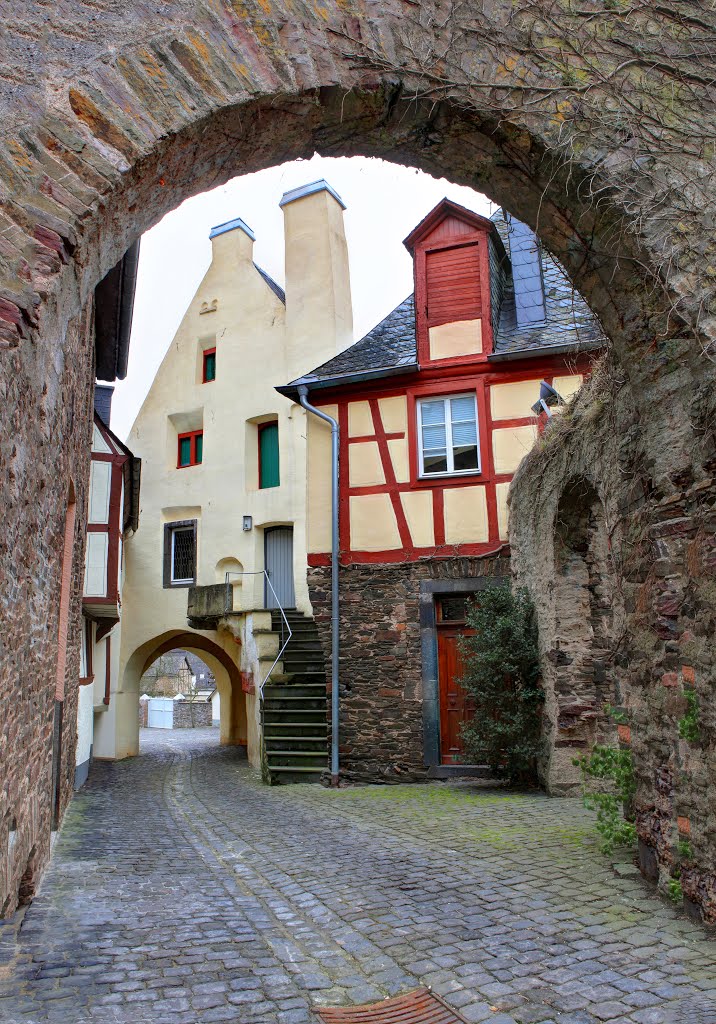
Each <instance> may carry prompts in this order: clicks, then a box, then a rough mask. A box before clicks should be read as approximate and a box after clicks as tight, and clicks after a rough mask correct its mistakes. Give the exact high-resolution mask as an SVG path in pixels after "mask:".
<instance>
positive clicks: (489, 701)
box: [460, 586, 544, 786]
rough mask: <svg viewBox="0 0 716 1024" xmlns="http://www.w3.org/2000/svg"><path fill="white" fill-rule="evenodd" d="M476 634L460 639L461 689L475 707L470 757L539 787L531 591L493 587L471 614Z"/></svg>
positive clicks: (469, 728) (468, 734)
mask: <svg viewBox="0 0 716 1024" xmlns="http://www.w3.org/2000/svg"><path fill="white" fill-rule="evenodd" d="M467 621H468V627H469V628H471V629H474V630H475V634H474V636H465V637H463V638H462V639H461V641H460V651H461V654H462V658H463V666H464V668H463V676H462V680H461V682H462V686H463V687H464V689H465V690H466V691H467V692H468V694H469V695H470V697H471V698H472V701H473V703H474V707H475V713H474V716H473V718H472V721H470V722H468V723H467V724H466V725H465V726H464V727H463V733H462V735H463V742H464V744H465V753H466V755H467V757H468V758H469V759H470V760H471V761H473V762H474V763H477V764H487V765H489V766H490V768H491V769H492V770H493V772H494V773H495V775H497V777H498V778H502V779H506V780H507V782H509V783H510V784H511V785H515V786H524V785H534V784H535V782H536V780H537V763H538V760H539V757H540V754H541V752H542V747H543V742H542V704H543V701H544V693H543V691H542V688H541V686H540V683H539V657H538V649H537V624H536V621H535V614H534V607H533V605H532V601H531V599H530V597H529V594H528V593H527V591H526V590H519V591H516V592H513V591H512V590H510V589H509V588H508V587H502V586H494V587H490V588H488V589H487V590H484V591H481V592H480V594H479V597H478V599H477V601H476V602H475V603H474V604H473V605H472V607H471V608H470V611H469V612H468V620H467Z"/></svg>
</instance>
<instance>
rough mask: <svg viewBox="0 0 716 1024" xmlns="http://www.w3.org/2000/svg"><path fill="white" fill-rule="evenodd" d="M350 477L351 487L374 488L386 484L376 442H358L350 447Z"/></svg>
mask: <svg viewBox="0 0 716 1024" xmlns="http://www.w3.org/2000/svg"><path fill="white" fill-rule="evenodd" d="M348 476H349V479H350V485H351V487H372V486H373V485H375V484H384V483H385V473H384V472H383V463H382V462H381V461H380V451H379V449H378V443H377V442H376V441H358V442H354V443H353V444H351V445H349V446H348Z"/></svg>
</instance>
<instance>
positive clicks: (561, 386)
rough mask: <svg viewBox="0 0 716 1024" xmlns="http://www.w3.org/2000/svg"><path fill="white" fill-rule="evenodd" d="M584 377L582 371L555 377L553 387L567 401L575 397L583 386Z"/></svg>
mask: <svg viewBox="0 0 716 1024" xmlns="http://www.w3.org/2000/svg"><path fill="white" fill-rule="evenodd" d="M583 380H584V377H583V376H582V374H581V373H571V374H569V375H568V376H566V377H555V378H554V380H553V381H552V387H553V388H554V390H555V391H556V392H558V394H560V395H561V396H562V398H563V399H564V400H565V402H568V401H569V400H570V398H573V397H574V396H575V395H576V393H577V392H578V391H579V389H580V388H581V386H582V381H583Z"/></svg>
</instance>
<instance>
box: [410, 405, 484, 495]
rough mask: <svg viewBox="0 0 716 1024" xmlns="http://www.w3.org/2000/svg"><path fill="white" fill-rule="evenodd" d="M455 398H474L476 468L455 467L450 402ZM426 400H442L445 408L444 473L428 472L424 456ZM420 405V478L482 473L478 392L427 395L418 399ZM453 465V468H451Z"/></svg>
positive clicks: (434, 478)
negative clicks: (445, 460) (424, 411)
mask: <svg viewBox="0 0 716 1024" xmlns="http://www.w3.org/2000/svg"><path fill="white" fill-rule="evenodd" d="M453 398H472V400H473V402H474V405H475V434H476V436H477V467H476V468H475V469H455V468H454V466H455V463H454V461H453V460H454V455H453V444H452V417H451V416H450V406H449V405H448V403H449V402H450V401H451V399H453ZM426 402H442V403H443V408H444V410H445V449H446V451H445V454H446V458H447V464H448V468H447V470H445V471H444V472H442V473H426V472H425V463H424V458H423V405H424V404H425V403H426ZM416 404H417V407H418V479H419V480H439V479H441V478H444V477H455V476H478V475H479V474H480V473H482V459H481V454H480V421H479V419H478V415H477V393H476V392H475V391H459V392H457V393H456V394H454V395H453V394H450V395H426V396H425V397H424V398H419V399H418V400H417V403H416ZM451 467H452V468H451Z"/></svg>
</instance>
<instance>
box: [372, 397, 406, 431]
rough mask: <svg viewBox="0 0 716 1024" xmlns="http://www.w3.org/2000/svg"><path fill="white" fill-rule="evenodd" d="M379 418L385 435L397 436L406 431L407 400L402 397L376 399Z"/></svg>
mask: <svg viewBox="0 0 716 1024" xmlns="http://www.w3.org/2000/svg"><path fill="white" fill-rule="evenodd" d="M378 408H379V409H380V418H381V420H382V421H383V429H384V430H385V432H386V434H399V433H400V432H401V431H407V429H408V400H407V398H405V396H404V395H396V396H395V397H394V398H380V399H378Z"/></svg>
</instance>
